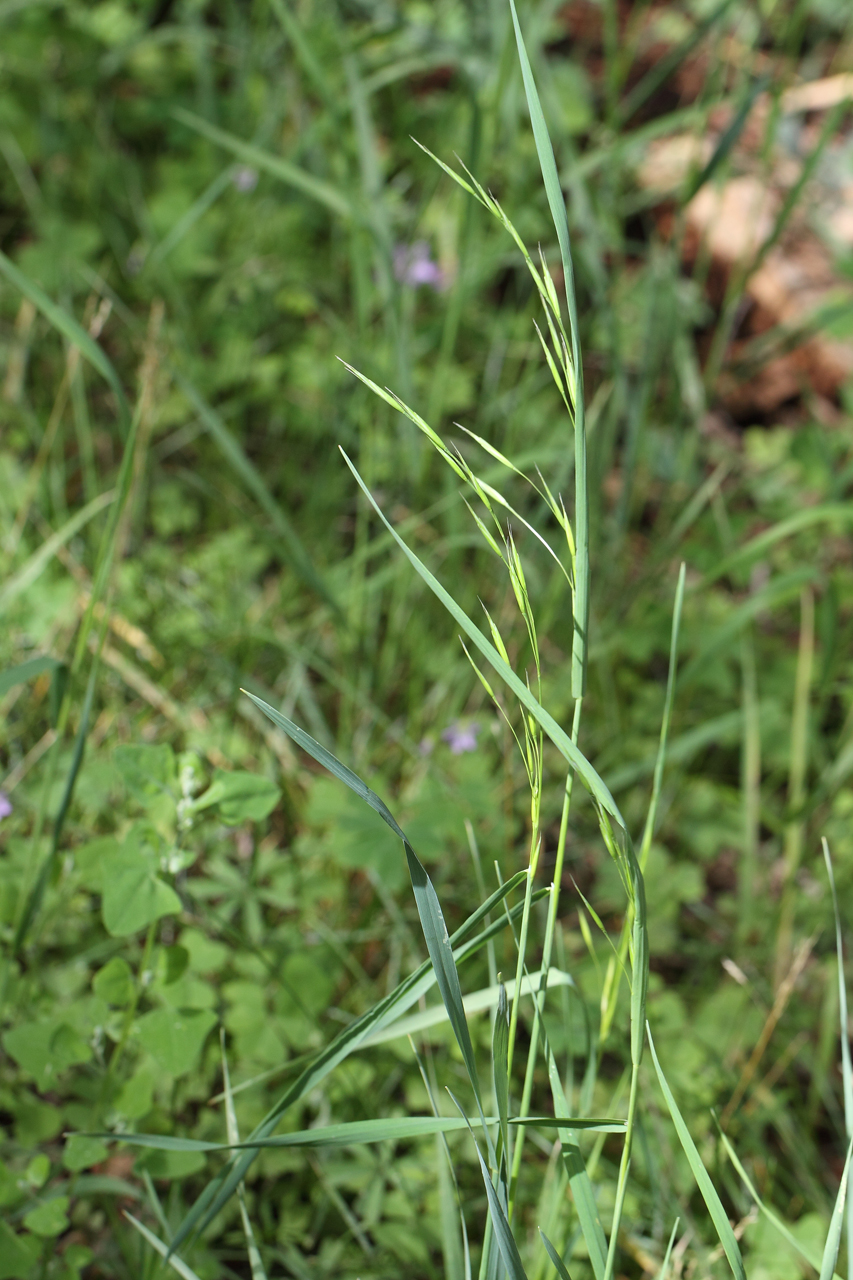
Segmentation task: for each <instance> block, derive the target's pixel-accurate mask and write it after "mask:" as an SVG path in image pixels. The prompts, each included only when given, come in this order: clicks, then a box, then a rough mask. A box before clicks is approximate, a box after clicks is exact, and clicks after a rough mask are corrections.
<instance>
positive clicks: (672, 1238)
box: [657, 1218, 681, 1280]
mask: <svg viewBox="0 0 853 1280" xmlns="http://www.w3.org/2000/svg"><path fill="white" fill-rule="evenodd" d="M680 1221H681V1219H680V1218H676V1219H675V1222H674V1223H673V1224H672V1231H671V1232H670V1233H669V1244H668V1245H667V1246H666V1253H665V1254H664V1258H663V1262H662V1263H661V1266H660V1271H659V1272H658V1276H657V1280H666V1273H667V1268H668V1267H669V1260H670V1258H671V1257H672V1246H673V1245H674V1244H675V1236H676V1233H677V1231H678V1224H679V1222H680Z"/></svg>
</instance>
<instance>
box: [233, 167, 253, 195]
mask: <svg viewBox="0 0 853 1280" xmlns="http://www.w3.org/2000/svg"><path fill="white" fill-rule="evenodd" d="M231 181H232V182H233V183H234V186H235V187H236V188H237V190H238V191H254V189H255V187H256V186H257V185H258V171H257V169H252V168H251V167H250V166H249V165H247V164H241V165H238V166H237V168H236V169H235V171H234V176H233V178H232V179H231Z"/></svg>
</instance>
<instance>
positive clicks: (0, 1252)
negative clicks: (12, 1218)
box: [0, 1218, 41, 1280]
mask: <svg viewBox="0 0 853 1280" xmlns="http://www.w3.org/2000/svg"><path fill="white" fill-rule="evenodd" d="M40 1253H41V1246H40V1243H39V1242H38V1240H37V1239H36V1238H35V1237H33V1236H30V1235H24V1236H21V1235H16V1234H15V1232H14V1231H13V1230H12V1228H11V1227H10V1226H9V1224H8V1223H7V1222H4V1221H3V1219H2V1218H0V1280H29V1277H30V1276H31V1275H32V1273H33V1268H34V1267H35V1265H36V1263H37V1262H38V1257H39V1254H40Z"/></svg>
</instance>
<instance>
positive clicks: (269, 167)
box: [172, 107, 364, 221]
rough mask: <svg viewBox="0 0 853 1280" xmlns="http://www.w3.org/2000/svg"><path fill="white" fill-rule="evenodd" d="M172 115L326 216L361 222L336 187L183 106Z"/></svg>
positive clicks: (175, 109) (177, 108)
mask: <svg viewBox="0 0 853 1280" xmlns="http://www.w3.org/2000/svg"><path fill="white" fill-rule="evenodd" d="M172 115H173V116H174V117H175V119H176V120H180V122H181V124H185V125H186V126H187V127H188V128H190V129H194V130H195V131H196V133H200V134H202V135H203V136H204V137H205V138H208V139H209V140H210V141H211V142H215V143H216V144H217V146H220V147H223V148H224V149H225V150H226V151H230V152H231V154H232V155H235V156H238V157H239V158H240V159H241V160H242V161H244V163H245V164H250V165H253V166H254V167H255V168H256V169H262V170H263V171H264V172H265V173H269V174H271V175H272V177H274V178H280V179H281V181H282V182H286V183H287V185H288V186H290V187H295V188H296V190H297V191H301V192H302V193H303V194H304V195H307V196H311V198H312V199H313V200H316V201H317V202H318V204H321V205H323V206H324V207H325V208H326V209H328V210H329V211H330V213H335V214H337V215H338V216H339V217H341V218H356V219H357V220H358V221H363V220H364V219H363V218H362V217H361V215H360V214H359V213H358V212H357V210H356V208H355V206H354V205H353V204H352V202H351V201H349V200H348V199H347V198H346V196H343V195H341V193H340V192H339V191H338V190H337V188H336V187H333V186H331V184H330V183H328V182H323V181H322V179H320V178H315V177H314V175H313V174H310V173H306V171H305V170H304V169H300V168H299V166H298V165H295V164H291V163H290V161H288V160H283V159H281V157H280V156H274V155H271V154H270V153H269V151H264V150H263V148H262V147H256V146H254V144H253V143H251V142H244V141H243V139H242V138H237V137H235V136H234V134H233V133H226V131H225V130H224V129H217V127H216V125H213V124H210V123H209V122H208V121H207V120H204V119H202V117H201V116H197V115H196V114H195V113H194V112H193V111H187V110H186V109H185V108H184V107H174V108H173V109H172Z"/></svg>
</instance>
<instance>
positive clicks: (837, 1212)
mask: <svg viewBox="0 0 853 1280" xmlns="http://www.w3.org/2000/svg"><path fill="white" fill-rule="evenodd" d="M845 1034H846V1028H845ZM851 1156H853V1139H851V1141H850V1145H849V1146H848V1148H847V1159H846V1160H845V1161H844V1172H843V1173H842V1175H841V1183H840V1185H839V1188H838V1195H837V1196H836V1198H835V1205H834V1207H833V1210H832V1217H831V1218H830V1220H829V1231H828V1232H827V1236H826V1244H825V1245H824V1248H823V1257H822V1259H821V1263H820V1280H832V1276H833V1272H834V1271H835V1264H836V1262H837V1261H838V1250H839V1247H840V1245H841V1232H842V1229H843V1227H844V1201H845V1200H846V1199H847V1183H848V1180H849V1178H850V1158H851Z"/></svg>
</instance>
